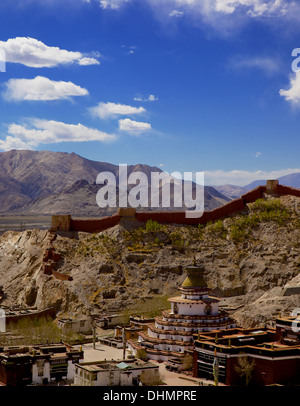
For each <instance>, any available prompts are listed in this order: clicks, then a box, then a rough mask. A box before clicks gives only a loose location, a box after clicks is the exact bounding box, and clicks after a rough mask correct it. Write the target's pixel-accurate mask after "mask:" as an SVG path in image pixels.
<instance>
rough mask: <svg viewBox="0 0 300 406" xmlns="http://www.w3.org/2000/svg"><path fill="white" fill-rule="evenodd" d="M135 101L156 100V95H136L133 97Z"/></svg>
mask: <svg viewBox="0 0 300 406" xmlns="http://www.w3.org/2000/svg"><path fill="white" fill-rule="evenodd" d="M134 100H135V101H140V102H148V101H157V100H158V97H156V96H154V94H149V96H141V95H139V96H136V97H135V98H134Z"/></svg>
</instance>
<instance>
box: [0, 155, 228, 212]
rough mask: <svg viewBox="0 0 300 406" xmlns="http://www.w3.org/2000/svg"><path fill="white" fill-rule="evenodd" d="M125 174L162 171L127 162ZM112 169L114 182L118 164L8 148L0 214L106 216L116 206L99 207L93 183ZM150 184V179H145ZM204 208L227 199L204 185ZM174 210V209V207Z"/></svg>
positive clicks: (1, 160)
mask: <svg viewBox="0 0 300 406" xmlns="http://www.w3.org/2000/svg"><path fill="white" fill-rule="evenodd" d="M127 170H128V175H130V174H131V173H133V172H136V171H141V172H143V173H145V174H146V176H147V178H148V179H150V176H151V173H152V172H160V173H161V172H162V171H161V170H160V169H159V168H156V167H151V166H148V165H142V164H138V165H128V167H127ZM104 171H109V172H112V173H113V174H114V175H115V177H116V180H117V182H118V179H119V166H117V165H113V164H110V163H106V162H97V161H91V160H89V159H85V158H83V157H81V156H79V155H77V154H75V153H70V154H69V153H63V152H50V151H26V150H12V151H8V152H2V153H0V193H1V195H0V196H1V199H0V213H2V214H16V215H17V214H40V215H42V214H58V213H71V214H73V215H74V216H102V215H109V214H112V213H113V212H115V211H116V209H111V208H108V209H100V208H99V207H98V206H97V203H96V194H97V191H98V190H99V188H100V186H99V185H96V184H95V181H96V178H97V175H98V174H99V173H100V172H104ZM149 184H150V182H149ZM204 199H205V210H211V209H214V208H216V207H219V206H221V205H223V204H224V203H226V202H227V201H229V200H230V199H229V198H228V197H226V196H224V195H223V194H222V193H220V192H219V191H217V190H216V189H214V188H213V187H211V186H205V187H204ZM177 210H178V209H177Z"/></svg>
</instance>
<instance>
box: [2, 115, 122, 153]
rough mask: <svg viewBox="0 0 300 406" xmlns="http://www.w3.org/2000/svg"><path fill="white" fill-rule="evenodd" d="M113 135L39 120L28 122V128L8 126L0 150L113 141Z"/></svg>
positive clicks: (83, 127) (114, 137)
mask: <svg viewBox="0 0 300 406" xmlns="http://www.w3.org/2000/svg"><path fill="white" fill-rule="evenodd" d="M115 139H116V136H115V135H114V134H107V133H105V132H102V131H99V130H98V129H95V128H89V127H86V126H84V125H82V124H80V123H79V124H66V123H63V122H58V121H48V120H40V119H32V120H30V126H29V125H25V124H22V125H20V124H16V123H13V124H10V125H9V127H8V135H7V136H6V138H5V139H4V140H0V149H1V150H4V151H8V150H11V149H34V148H35V147H37V146H38V145H40V144H54V143H58V142H86V141H100V142H110V141H114V140H115Z"/></svg>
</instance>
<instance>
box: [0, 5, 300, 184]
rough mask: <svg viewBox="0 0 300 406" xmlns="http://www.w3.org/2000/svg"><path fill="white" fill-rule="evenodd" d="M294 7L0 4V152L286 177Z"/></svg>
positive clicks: (242, 179)
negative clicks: (58, 153)
mask: <svg viewBox="0 0 300 406" xmlns="http://www.w3.org/2000/svg"><path fill="white" fill-rule="evenodd" d="M299 3H300V2H296V1H288V0H269V1H267V0H43V1H42V0H14V1H11V0H2V1H1V3H0V21H1V29H0V118H1V120H0V151H8V150H11V149H31V150H37V151H40V150H48V151H62V152H75V153H77V154H79V155H81V156H83V157H85V158H88V159H91V160H96V161H102V162H109V163H113V164H116V165H118V164H128V165H132V164H139V163H140V164H146V165H150V166H156V167H160V168H161V169H162V170H164V171H166V172H168V173H172V172H175V171H177V172H180V173H181V174H183V173H184V172H192V173H195V172H205V183H206V184H208V185H222V184H234V185H240V186H244V185H247V184H248V183H250V182H252V181H253V180H256V179H274V178H277V177H280V176H283V175H286V174H289V173H294V172H300V162H299V150H300V137H299V128H300V73H299V70H300V57H299V56H300V24H299V22H300V4H299Z"/></svg>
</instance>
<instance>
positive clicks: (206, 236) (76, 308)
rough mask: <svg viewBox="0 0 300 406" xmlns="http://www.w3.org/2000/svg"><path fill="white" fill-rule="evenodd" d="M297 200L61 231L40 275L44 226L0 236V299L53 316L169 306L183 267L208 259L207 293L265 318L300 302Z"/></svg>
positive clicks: (241, 320) (236, 311)
mask: <svg viewBox="0 0 300 406" xmlns="http://www.w3.org/2000/svg"><path fill="white" fill-rule="evenodd" d="M298 207H300V199H299V198H295V197H290V196H285V197H282V198H280V200H279V199H273V198H272V199H271V200H268V201H266V202H263V201H259V202H257V203H255V204H250V205H249V210H248V211H245V212H244V213H243V214H239V215H235V216H233V217H231V218H227V219H225V220H224V221H218V222H216V223H213V224H208V225H207V226H206V227H202V228H198V227H180V226H171V225H170V226H164V225H163V226H158V225H157V224H148V225H147V226H145V225H141V224H135V223H130V222H129V223H128V222H127V223H122V224H120V225H118V226H116V227H114V228H112V229H110V230H107V231H105V232H102V233H99V234H95V235H91V234H85V233H79V234H72V235H71V237H72V238H70V236H63V235H58V236H57V237H56V239H55V240H54V241H53V242H52V245H53V248H54V250H55V252H56V253H58V254H60V256H61V259H59V260H58V261H57V262H56V266H57V268H56V270H57V271H58V272H59V273H61V274H63V275H69V276H70V277H71V278H72V280H66V281H63V280H59V279H56V278H55V277H54V276H53V275H46V274H44V273H43V270H42V264H43V256H44V253H45V250H46V249H47V247H49V246H50V245H51V243H50V237H51V236H50V234H49V233H48V232H47V231H39V230H33V231H24V232H20V233H17V232H6V233H5V234H3V235H2V236H1V237H0V266H1V268H0V269H1V271H0V285H2V286H3V291H4V293H5V297H4V299H3V300H2V303H3V304H27V305H30V306H37V307H38V308H40V309H42V308H45V307H48V306H54V307H55V308H56V310H57V312H58V313H57V314H58V315H59V316H63V315H64V316H74V317H75V316H80V315H89V314H91V313H98V314H104V313H107V312H122V311H130V312H134V313H139V312H143V311H149V310H158V309H159V308H162V307H165V306H167V301H166V300H165V299H166V298H167V297H168V296H170V295H173V294H175V293H176V294H177V293H178V292H176V290H177V288H178V286H179V285H180V284H181V283H182V281H183V279H184V278H185V275H184V266H185V265H188V264H190V263H192V262H193V258H194V256H195V257H196V260H197V262H199V263H202V264H203V265H204V266H205V267H206V279H207V282H208V285H209V287H210V288H211V293H212V294H215V295H218V296H220V297H222V302H221V304H222V305H223V306H225V307H227V308H228V309H229V308H231V309H232V312H233V316H234V317H236V319H237V322H238V324H240V325H243V326H250V325H256V324H264V323H265V322H266V321H269V319H270V318H271V317H275V316H277V315H278V314H279V313H281V314H285V313H290V312H291V311H292V310H293V309H295V308H297V307H300V294H299V293H300V277H299V271H300V221H299V211H298Z"/></svg>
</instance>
